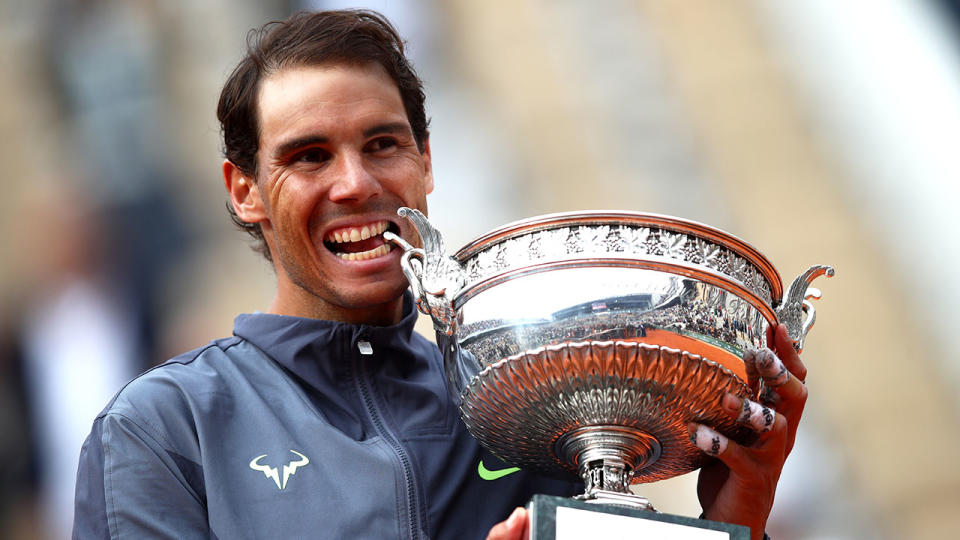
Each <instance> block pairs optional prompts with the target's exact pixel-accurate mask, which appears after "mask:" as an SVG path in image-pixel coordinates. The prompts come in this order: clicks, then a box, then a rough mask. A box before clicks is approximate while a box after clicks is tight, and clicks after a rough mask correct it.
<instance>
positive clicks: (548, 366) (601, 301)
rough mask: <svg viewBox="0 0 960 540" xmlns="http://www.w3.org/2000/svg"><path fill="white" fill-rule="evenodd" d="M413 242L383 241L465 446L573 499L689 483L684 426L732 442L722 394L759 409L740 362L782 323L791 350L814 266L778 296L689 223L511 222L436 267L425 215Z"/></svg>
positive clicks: (412, 213) (598, 216)
mask: <svg viewBox="0 0 960 540" xmlns="http://www.w3.org/2000/svg"><path fill="white" fill-rule="evenodd" d="M400 215H401V216H406V217H407V218H408V219H410V220H411V221H412V222H413V223H414V225H415V227H416V228H417V231H418V232H419V234H420V237H421V239H422V241H423V248H415V247H414V246H411V245H409V244H407V243H406V242H404V241H403V240H402V239H400V238H399V237H397V236H395V235H390V234H389V233H387V234H388V235H389V236H388V238H389V239H390V240H391V241H393V242H395V243H398V244H400V245H401V246H402V247H403V249H404V250H405V253H404V254H403V256H402V258H401V264H402V267H403V270H404V273H405V275H406V276H407V278H408V280H409V281H410V283H411V288H412V289H413V293H414V297H415V300H416V303H417V306H418V309H420V311H421V312H423V313H425V314H429V315H430V316H431V317H432V319H433V323H434V327H435V329H436V331H437V342H438V345H439V346H440V347H441V349H442V351H443V355H444V365H445V370H446V375H447V379H448V385H449V388H450V391H451V393H452V395H453V396H454V398H455V400H456V401H457V402H458V403H459V405H460V411H461V416H462V419H463V421H464V423H465V424H466V426H467V428H468V429H469V431H470V433H472V434H473V436H474V437H476V438H477V439H478V440H479V441H480V443H481V444H482V445H483V446H484V447H486V448H487V449H488V450H490V451H491V452H493V453H494V454H495V455H497V456H498V457H500V458H501V459H503V460H504V461H506V462H508V463H512V464H514V465H516V466H518V467H521V468H523V469H527V470H533V471H539V472H542V473H547V474H551V475H554V476H569V477H580V478H581V479H582V480H583V481H584V483H585V488H586V495H585V498H586V499H592V498H597V497H598V496H599V495H600V494H606V496H607V498H608V499H609V498H611V497H612V498H614V499H616V498H617V497H619V496H620V494H622V495H626V496H628V497H629V494H630V492H629V491H628V487H629V485H631V484H636V483H644V482H653V481H656V480H662V479H666V478H670V477H673V476H677V475H680V474H684V473H686V472H689V471H692V470H695V469H697V468H699V467H700V466H701V465H703V463H704V462H705V459H706V457H705V455H704V454H703V452H701V451H700V450H698V449H697V448H696V447H695V446H693V444H692V443H691V442H690V440H689V436H688V433H687V428H686V424H687V422H690V421H694V422H698V423H703V424H707V425H710V426H712V427H713V428H714V429H716V430H717V431H719V432H720V433H723V434H724V435H726V436H728V437H730V438H731V439H733V440H735V441H739V442H749V441H750V439H751V437H752V436H753V434H752V432H751V430H750V429H749V428H747V427H745V426H743V425H741V424H738V423H737V422H736V421H735V420H733V419H730V418H729V416H728V415H726V414H724V413H723V410H722V408H721V399H722V397H723V395H724V393H726V392H730V393H733V394H736V395H738V396H740V397H744V398H750V399H753V400H756V399H757V395H758V392H759V391H760V390H761V389H760V386H761V384H762V383H761V382H760V381H759V380H758V378H757V377H756V375H755V374H752V373H750V372H748V369H747V366H746V365H745V363H744V361H743V359H742V357H743V353H744V351H745V350H746V349H748V348H756V347H764V346H767V332H766V331H767V328H768V326H770V325H775V324H778V323H780V322H783V323H785V324H786V325H787V327H788V332H789V333H790V336H791V338H792V339H793V340H794V342H795V346H796V347H797V349H798V350H799V349H800V348H802V345H803V338H804V336H805V335H806V333H807V332H808V331H809V329H810V328H811V326H812V325H813V323H814V321H815V311H814V309H813V306H812V305H811V303H810V302H809V298H817V297H819V291H817V290H816V289H813V288H811V287H809V285H810V283H811V281H812V280H813V279H815V278H816V277H818V276H820V275H823V274H827V275H833V269H832V268H830V267H828V266H814V267H811V268H810V269H809V270H807V271H806V272H804V273H803V274H802V275H801V276H799V277H798V278H797V279H796V280H795V281H794V282H793V284H792V285H791V287H790V289H789V290H788V291H787V292H786V294H785V293H784V290H783V285H782V283H781V280H780V276H779V274H778V273H777V271H776V269H775V268H774V267H773V265H772V264H771V263H770V261H768V260H767V258H766V257H764V256H763V255H762V254H761V253H760V252H759V251H758V250H756V249H755V248H753V247H752V246H751V245H749V244H747V243H746V242H744V241H743V240H740V239H739V238H737V237H735V236H733V235H730V234H728V233H725V232H723V231H720V230H718V229H716V228H713V227H710V226H707V225H703V224H700V223H696V222H693V221H689V220H685V219H680V218H675V217H670V216H663V215H656V214H644V213H637V212H626V211H595V212H574V213H561V214H550V215H545V216H538V217H533V218H529V219H526V220H522V221H518V222H515V223H511V224H508V225H505V226H503V227H500V228H498V229H495V230H493V231H491V232H489V233H487V234H484V235H482V236H480V237H479V238H477V239H475V240H473V241H472V242H470V243H468V244H467V245H466V246H464V247H463V248H462V249H460V250H459V251H458V252H457V253H456V254H455V255H453V256H452V257H451V256H447V255H446V253H445V248H444V245H443V239H442V236H441V235H440V233H439V232H438V231H436V229H434V228H433V227H432V225H431V224H430V222H429V221H428V220H427V219H426V217H424V216H423V214H422V213H420V212H419V211H416V210H410V209H406V208H404V209H401V210H400Z"/></svg>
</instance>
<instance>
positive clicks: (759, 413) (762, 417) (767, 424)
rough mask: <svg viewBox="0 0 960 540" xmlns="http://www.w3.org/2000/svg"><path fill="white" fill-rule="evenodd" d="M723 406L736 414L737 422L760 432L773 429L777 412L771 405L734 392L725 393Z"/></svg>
mask: <svg viewBox="0 0 960 540" xmlns="http://www.w3.org/2000/svg"><path fill="white" fill-rule="evenodd" d="M723 408H724V409H725V410H726V411H727V413H728V414H730V415H731V416H736V418H737V422H740V423H741V424H746V425H748V426H750V427H751V428H753V430H754V431H756V432H758V433H766V432H768V431H770V430H771V429H773V423H774V420H775V419H776V414H777V413H776V412H774V410H773V409H771V408H769V407H764V406H763V405H760V404H759V403H755V402H753V401H750V400H749V399H743V398H740V397H737V396H735V395H733V394H724V396H723Z"/></svg>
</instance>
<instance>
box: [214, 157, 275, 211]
mask: <svg viewBox="0 0 960 540" xmlns="http://www.w3.org/2000/svg"><path fill="white" fill-rule="evenodd" d="M223 182H224V184H225V185H226V187H227V193H229V194H230V204H231V205H232V206H233V211H234V212H236V213H237V217H239V218H240V219H241V220H242V221H246V222H247V223H260V222H262V221H266V220H267V212H266V210H265V209H264V206H263V199H261V198H260V190H259V189H257V183H256V182H255V181H254V179H253V178H250V177H248V176H246V175H244V174H243V173H242V172H241V171H240V169H239V168H237V166H236V165H234V164H233V162H231V161H230V160H229V159H225V160H223Z"/></svg>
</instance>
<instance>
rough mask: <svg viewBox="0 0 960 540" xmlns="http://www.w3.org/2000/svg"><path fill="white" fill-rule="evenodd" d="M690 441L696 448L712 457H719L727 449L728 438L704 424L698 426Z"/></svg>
mask: <svg viewBox="0 0 960 540" xmlns="http://www.w3.org/2000/svg"><path fill="white" fill-rule="evenodd" d="M690 440H691V441H692V442H693V445H694V446H696V447H697V448H699V449H700V450H703V451H704V452H705V453H707V454H710V455H711V456H718V455H720V454H722V453H723V451H724V450H726V449H727V438H726V437H724V436H723V435H721V434H719V433H717V432H716V431H714V430H712V429H710V428H708V427H707V426H704V425H702V424H697V429H696V431H695V432H694V434H693V436H691V438H690Z"/></svg>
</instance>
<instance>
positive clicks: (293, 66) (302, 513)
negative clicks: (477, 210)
mask: <svg viewBox="0 0 960 540" xmlns="http://www.w3.org/2000/svg"><path fill="white" fill-rule="evenodd" d="M218 116H219V118H220V121H221V125H222V127H223V136H224V147H225V153H226V158H227V159H226V161H225V162H224V164H223V175H224V180H225V184H226V188H227V191H228V193H229V196H230V206H231V209H232V213H233V215H234V220H235V222H237V223H238V224H239V225H241V226H242V227H244V228H245V229H246V230H248V231H249V232H251V234H253V235H254V236H255V237H256V238H257V239H258V240H260V241H262V244H261V249H262V252H263V253H264V254H265V255H267V256H268V258H270V259H271V260H272V261H273V264H274V268H275V270H276V274H277V291H276V295H275V296H274V299H273V301H272V303H271V305H270V306H269V309H268V312H267V313H257V314H252V315H241V316H239V317H238V318H237V320H236V323H235V329H234V337H232V338H227V339H222V340H218V341H214V342H212V343H211V344H209V345H208V346H207V347H205V348H202V349H199V350H196V351H192V352H190V353H187V354H185V355H181V356H179V357H177V358H174V359H173V360H171V361H169V362H167V363H166V364H164V365H162V366H160V367H157V368H155V369H153V370H151V371H149V372H147V373H146V374H144V375H142V376H140V377H139V378H137V379H135V380H134V381H133V382H131V383H130V384H129V385H128V386H127V387H126V388H124V389H123V390H122V391H121V392H120V393H119V394H118V396H117V397H116V398H114V400H113V401H112V402H111V403H110V404H109V405H108V406H107V408H106V409H105V410H104V412H103V413H101V415H100V416H99V417H98V418H97V419H96V421H95V423H94V426H93V430H92V432H91V435H90V437H89V439H88V440H87V442H86V443H85V445H84V448H83V451H82V455H81V463H80V472H79V475H78V485H77V510H76V522H75V529H74V536H75V537H77V538H107V537H110V538H118V537H151V538H154V537H160V538H192V537H219V538H246V537H250V538H274V537H276V538H280V537H283V538H301V537H302V538H307V537H329V538H364V537H366V538H393V537H397V538H427V537H430V538H470V537H483V536H484V535H486V534H487V531H489V536H490V537H491V538H519V537H520V536H521V535H522V533H523V530H524V529H525V527H526V523H527V516H526V513H525V512H524V511H523V510H522V509H516V510H514V508H515V507H517V506H519V505H522V504H524V503H525V502H526V501H527V500H528V499H529V497H530V496H531V495H532V494H534V493H547V494H557V495H571V494H573V493H576V492H577V491H580V490H581V488H582V486H581V485H580V484H579V483H574V484H571V483H568V482H562V481H557V480H552V479H548V478H542V477H538V476H536V475H533V474H529V473H526V472H525V471H513V470H511V469H508V468H507V467H508V466H507V465H506V464H503V463H499V462H498V461H497V460H496V458H494V457H493V456H492V455H490V454H489V453H487V452H486V451H484V450H482V449H481V448H479V446H478V445H477V443H476V442H475V441H474V440H473V439H472V438H471V437H470V436H469V434H467V433H466V431H465V429H464V428H463V426H462V425H461V423H460V422H459V419H458V414H457V411H456V409H455V408H454V407H453V405H452V403H451V401H450V399H449V397H448V395H447V391H446V388H445V384H444V381H443V374H442V367H441V357H440V353H439V351H438V350H437V349H436V347H435V346H434V345H432V344H430V343H429V342H427V341H426V340H425V339H423V338H422V337H420V336H418V335H417V334H415V333H413V331H412V326H413V322H414V320H415V317H416V315H415V310H414V309H413V308H412V299H411V297H410V295H409V293H405V291H406V287H407V284H406V281H405V279H404V277H403V274H402V272H401V271H400V265H399V251H398V250H393V249H391V247H390V245H389V244H388V243H387V242H385V241H384V239H383V236H382V235H383V233H384V232H385V231H393V232H394V233H396V234H399V235H400V236H402V237H403V238H405V239H406V240H407V241H408V242H411V243H418V238H417V235H416V233H415V231H413V230H412V228H411V227H410V226H409V225H408V224H407V223H406V222H405V221H402V220H400V219H399V218H398V217H397V214H396V210H397V209H398V208H399V207H401V206H408V207H411V208H418V209H420V210H422V211H424V212H426V195H427V194H428V193H430V191H431V190H432V188H433V173H432V168H431V155H430V144H429V138H428V134H427V121H426V116H425V112H424V96H423V91H422V87H421V84H420V81H419V80H418V79H417V77H416V75H415V74H414V72H413V70H412V68H411V67H410V65H409V63H408V62H407V60H406V58H405V57H404V55H403V44H402V42H401V41H400V39H399V37H398V36H397V34H396V32H395V30H394V29H393V28H392V27H391V26H390V24H389V23H388V22H387V21H386V20H384V19H383V18H382V17H380V16H379V15H377V14H374V13H370V12H358V11H340V12H325V13H314V14H299V15H295V16H293V17H291V18H290V19H288V20H287V21H284V22H282V23H276V24H273V25H268V26H267V27H265V28H264V29H263V30H262V31H261V32H260V34H259V36H258V39H257V40H256V41H255V42H254V43H252V45H251V47H250V50H249V53H248V55H247V57H246V58H245V59H244V60H243V61H241V63H240V65H239V66H238V67H237V69H236V70H235V71H234V72H233V74H232V75H231V77H230V79H229V80H228V81H227V83H226V85H225V86H224V90H223V93H222V94H221V99H220V104H219V107H218ZM771 338H773V339H774V340H775V341H774V343H775V344H776V349H777V351H778V352H780V353H781V354H783V355H784V357H785V360H786V363H787V367H788V368H790V370H792V371H794V373H797V374H798V375H800V376H803V371H804V370H803V367H802V364H800V361H799V358H798V357H797V356H796V353H794V352H793V349H792V348H791V347H790V346H789V343H788V340H786V335H785V333H784V332H783V329H778V331H777V333H776V335H775V336H773V335H771ZM761 360H762V361H761ZM750 361H751V365H752V366H753V368H754V369H757V370H759V372H760V373H761V374H767V375H769V377H770V378H769V382H770V383H772V384H774V385H776V384H778V383H782V384H780V385H779V386H777V387H776V392H777V393H778V395H779V398H778V399H779V401H780V408H781V409H783V408H784V407H786V409H787V411H786V416H784V415H782V414H776V415H775V416H774V415H773V414H772V413H771V412H770V411H769V410H768V409H762V408H760V407H759V406H758V405H756V404H751V403H750V402H741V401H740V400H739V399H737V398H733V397H732V396H730V398H728V399H727V400H726V401H725V404H726V405H727V406H728V407H729V409H730V411H729V412H730V414H731V416H738V415H740V416H743V418H744V421H748V422H749V421H752V422H754V424H755V425H756V426H758V427H759V428H762V429H769V431H768V432H767V433H766V434H764V435H761V436H760V438H759V439H758V442H757V443H756V444H755V445H754V447H752V448H743V447H740V446H738V445H737V444H735V443H733V442H728V441H726V440H725V439H724V438H722V436H720V435H719V434H716V433H713V432H712V431H710V430H709V428H707V427H705V426H691V433H692V439H693V440H694V441H695V442H696V443H697V444H698V446H700V447H701V448H704V449H705V450H706V451H709V452H711V453H713V454H717V455H719V458H720V461H718V462H717V463H716V464H715V465H713V466H711V467H708V468H706V469H705V470H704V472H703V474H702V480H701V484H700V498H701V501H702V502H703V504H704V510H705V516H706V517H707V518H709V519H718V520H725V521H730V522H735V523H742V524H745V525H748V526H750V527H751V528H752V529H753V531H754V536H756V537H758V538H759V537H762V536H763V527H764V525H765V522H766V519H767V515H768V514H769V511H770V506H771V504H772V501H773V495H774V491H775V489H776V482H777V479H778V477H779V472H780V468H781V467H782V465H783V460H784V459H785V458H786V454H787V453H788V452H789V447H790V445H791V444H792V439H793V434H794V433H795V430H796V422H797V421H799V416H800V412H801V410H802V406H803V401H804V399H805V390H804V389H803V385H802V384H800V383H799V382H798V381H797V379H796V378H795V377H794V376H792V375H790V374H789V373H788V372H786V371H784V373H780V372H779V371H780V370H779V368H780V367H782V366H783V364H782V363H780V361H779V360H778V359H777V358H776V356H774V355H773V353H770V352H768V351H762V352H760V353H757V354H756V355H754V356H752V357H751V358H750ZM776 376H779V379H775V378H774V377H776ZM801 394H802V395H801ZM764 413H767V414H766V418H767V420H766V421H764ZM770 428H772V429H770ZM491 471H492V472H491ZM508 516H509V518H507V517H508ZM505 518H507V519H506V520H505V521H502V522H501V520H504V519H505ZM497 522H500V523H497ZM494 524H496V525H495V526H494ZM491 527H492V529H491Z"/></svg>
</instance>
